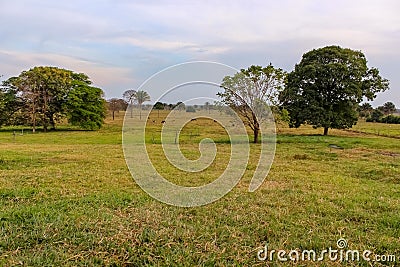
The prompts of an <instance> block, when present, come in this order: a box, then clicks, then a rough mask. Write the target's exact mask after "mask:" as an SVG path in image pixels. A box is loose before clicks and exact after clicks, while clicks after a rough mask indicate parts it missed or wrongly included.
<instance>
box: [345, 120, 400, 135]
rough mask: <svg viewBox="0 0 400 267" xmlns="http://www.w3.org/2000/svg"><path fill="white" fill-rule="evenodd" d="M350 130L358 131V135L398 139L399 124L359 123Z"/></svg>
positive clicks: (399, 133) (399, 132)
mask: <svg viewBox="0 0 400 267" xmlns="http://www.w3.org/2000/svg"><path fill="white" fill-rule="evenodd" d="M352 130H354V131H358V132H360V133H367V134H374V135H378V136H387V137H396V138H400V124H386V123H373V122H365V121H359V122H358V123H357V125H355V126H354V127H353V129H352Z"/></svg>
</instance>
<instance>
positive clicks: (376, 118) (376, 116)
mask: <svg viewBox="0 0 400 267" xmlns="http://www.w3.org/2000/svg"><path fill="white" fill-rule="evenodd" d="M383 115H384V114H383V113H382V111H380V110H379V109H375V110H374V111H373V112H372V115H371V117H369V118H367V122H382V123H390V124H400V116H395V115H388V116H385V117H384V116H383Z"/></svg>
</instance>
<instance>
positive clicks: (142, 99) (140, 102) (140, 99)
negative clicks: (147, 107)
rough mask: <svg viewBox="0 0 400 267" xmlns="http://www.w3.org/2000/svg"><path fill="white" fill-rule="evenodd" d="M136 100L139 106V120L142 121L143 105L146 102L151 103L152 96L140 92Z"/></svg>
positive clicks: (137, 93)
mask: <svg viewBox="0 0 400 267" xmlns="http://www.w3.org/2000/svg"><path fill="white" fill-rule="evenodd" d="M135 98H136V102H137V103H138V106H139V119H142V105H143V103H144V102H147V101H150V96H149V94H148V93H147V92H145V91H142V90H140V91H137V92H136V96H135Z"/></svg>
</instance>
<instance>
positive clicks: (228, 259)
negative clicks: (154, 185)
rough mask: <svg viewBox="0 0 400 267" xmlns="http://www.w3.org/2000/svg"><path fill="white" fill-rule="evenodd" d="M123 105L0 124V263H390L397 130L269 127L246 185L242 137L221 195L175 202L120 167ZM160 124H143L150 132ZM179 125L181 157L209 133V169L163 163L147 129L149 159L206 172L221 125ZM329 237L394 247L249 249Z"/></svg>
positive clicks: (312, 243) (168, 170)
mask: <svg viewBox="0 0 400 267" xmlns="http://www.w3.org/2000/svg"><path fill="white" fill-rule="evenodd" d="M122 116H123V114H122V113H120V114H118V116H117V118H116V120H115V121H111V120H109V119H108V120H107V124H106V125H105V126H104V128H103V129H101V130H100V131H96V132H90V131H79V130H73V129H68V128H64V129H61V130H58V131H55V132H49V133H41V132H38V133H36V134H31V133H29V132H27V131H25V132H24V135H20V131H19V130H18V131H17V132H16V136H15V138H14V136H13V132H12V131H10V130H7V129H5V130H2V131H0V201H1V203H0V227H1V233H0V266H197V265H200V266H381V265H383V266H398V265H399V261H400V258H399V257H400V160H399V159H400V140H399V139H394V138H387V137H382V136H375V135H365V134H358V133H353V132H347V131H339V130H331V131H330V136H322V135H320V134H321V133H322V132H321V131H322V130H321V129H319V130H318V129H317V130H314V129H312V128H310V127H304V128H300V129H286V128H282V127H280V129H279V135H278V138H277V140H278V141H277V151H276V156H275V160H274V163H273V166H272V169H271V171H270V174H269V176H268V177H267V179H266V181H265V182H264V184H263V185H262V186H261V187H260V188H259V189H258V190H257V191H256V192H254V193H249V192H248V191H247V189H248V184H249V182H250V179H251V177H252V173H253V172H254V170H255V168H256V164H257V151H258V145H254V144H251V149H252V151H253V152H254V153H252V156H251V159H250V162H249V164H248V166H247V170H246V172H245V175H244V177H243V179H242V180H241V181H240V183H239V185H238V186H236V187H235V188H234V189H233V190H232V191H231V192H230V193H229V194H228V195H226V196H225V197H223V198H222V199H220V200H219V201H216V202H214V203H212V204H210V205H207V206H202V207H196V208H179V207H174V206H168V205H166V204H163V203H160V202H158V201H156V200H154V199H152V198H151V197H149V196H148V195H147V194H146V193H144V192H143V191H142V190H141V189H140V188H139V187H138V186H137V185H136V184H135V182H134V180H133V179H132V177H131V176H130V173H129V171H128V169H127V167H126V164H125V160H124V156H123V151H122V146H121V125H122V119H123V117H122ZM205 125H208V126H205ZM358 127H361V126H358ZM368 127H371V128H372V129H373V128H374V127H375V124H374V125H368ZM379 127H381V125H379ZM382 127H383V126H382ZM160 128H161V126H160V125H158V124H154V125H149V129H150V130H151V131H153V132H154V133H156V132H157V131H159V129H160ZM199 129H202V130H199ZM380 129H381V128H380ZM184 133H185V134H184V135H183V137H182V138H183V139H182V140H181V141H182V149H183V151H184V153H185V155H187V156H188V157H189V158H190V157H192V158H196V156H198V155H199V154H198V151H197V149H198V146H197V144H196V142H197V141H198V140H200V139H201V138H203V137H210V135H211V137H213V138H220V142H218V143H217V147H218V153H219V154H218V157H217V159H216V162H215V164H213V165H212V166H211V167H210V170H207V171H205V172H204V173H200V174H198V175H185V174H184V173H181V172H180V171H179V170H176V169H174V168H173V167H171V166H168V163H167V162H166V160H165V158H164V157H163V155H162V153H161V149H160V148H161V144H160V143H159V142H157V140H156V139H157V137H151V136H149V138H148V140H147V147H148V150H149V152H150V154H151V155H150V156H151V159H152V160H153V162H154V164H155V165H156V167H157V169H158V170H159V171H160V172H162V173H163V174H165V175H166V176H168V179H170V180H171V181H174V182H175V183H179V184H182V185H200V184H204V183H207V182H209V181H210V180H212V178H213V177H215V175H217V174H219V173H221V172H222V171H223V169H224V167H225V166H226V162H227V160H228V157H229V151H230V148H229V143H227V142H224V140H226V137H224V134H225V133H224V131H223V130H221V129H218V126H212V125H211V122H209V121H200V120H198V121H196V122H193V123H191V124H190V125H188V126H187V128H186V129H184ZM330 144H335V145H338V146H341V147H343V148H344V149H343V150H337V149H332V148H330V147H329V145H330ZM339 238H345V239H346V240H347V241H348V248H349V249H352V250H360V251H363V250H366V249H368V250H371V251H372V252H373V253H374V254H377V255H396V256H397V259H396V262H395V263H391V262H381V263H374V264H372V263H367V262H365V261H360V262H343V263H340V262H338V261H335V262H333V261H330V260H328V259H326V260H325V261H323V262H310V261H306V262H302V261H300V262H296V263H292V262H286V263H280V262H279V261H277V260H275V261H272V262H270V261H259V260H258V259H257V252H258V251H259V249H260V248H262V247H264V245H265V244H266V243H268V247H269V248H270V249H275V250H279V249H283V250H286V251H290V250H294V249H297V250H299V251H301V250H310V249H314V250H316V251H318V252H319V251H322V250H323V249H328V248H329V247H332V248H336V242H337V240H338V239H339Z"/></svg>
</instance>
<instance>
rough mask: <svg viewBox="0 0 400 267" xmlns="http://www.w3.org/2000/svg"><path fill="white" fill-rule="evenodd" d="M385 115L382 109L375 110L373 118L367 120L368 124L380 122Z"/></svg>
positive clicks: (372, 114)
mask: <svg viewBox="0 0 400 267" xmlns="http://www.w3.org/2000/svg"><path fill="white" fill-rule="evenodd" d="M383 115H384V114H383V112H382V111H381V110H380V109H374V110H373V111H372V113H371V116H370V117H368V118H367V122H380V121H381V119H382V117H383Z"/></svg>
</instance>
